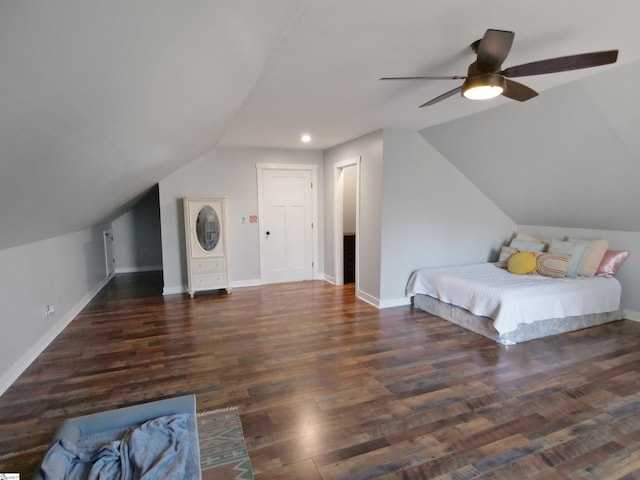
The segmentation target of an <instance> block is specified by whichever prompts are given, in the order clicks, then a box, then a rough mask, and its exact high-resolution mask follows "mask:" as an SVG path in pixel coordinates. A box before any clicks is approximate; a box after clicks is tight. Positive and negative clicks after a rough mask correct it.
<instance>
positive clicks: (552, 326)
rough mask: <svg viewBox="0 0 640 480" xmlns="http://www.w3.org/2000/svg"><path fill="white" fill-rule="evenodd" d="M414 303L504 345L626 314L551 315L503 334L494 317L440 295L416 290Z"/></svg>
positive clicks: (619, 312)
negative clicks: (453, 303)
mask: <svg viewBox="0 0 640 480" xmlns="http://www.w3.org/2000/svg"><path fill="white" fill-rule="evenodd" d="M413 305H414V307H416V308H419V309H420V310H423V311H425V312H427V313H430V314H431V315H435V316H437V317H440V318H443V319H445V320H448V321H449V322H452V323H455V324H456V325H460V326H461V327H463V328H466V329H467V330H471V331H472V332H475V333H478V334H480V335H483V336H485V337H487V338H490V339H491V340H494V341H496V342H498V343H501V344H503V345H515V344H516V343H522V342H526V341H527V340H533V339H536V338H542V337H548V336H550V335H556V334H558V333H565V332H572V331H574V330H580V329H582V328H588V327H594V326H596V325H601V324H603V323H608V322H613V321H615V320H620V319H622V318H623V315H622V310H621V309H619V310H616V311H614V312H605V313H592V314H588V315H579V316H576V317H567V318H551V319H548V320H539V321H537V322H534V323H528V324H527V323H521V324H519V325H518V328H517V330H514V331H512V332H507V333H504V334H502V335H500V334H499V333H498V331H497V330H496V329H495V328H493V320H492V319H490V318H488V317H479V316H476V315H474V314H472V313H471V312H469V311H468V310H465V309H464V308H461V307H457V306H455V305H451V304H449V303H444V302H441V301H440V300H438V299H437V298H433V297H430V296H428V295H422V294H416V295H415V296H414V297H413Z"/></svg>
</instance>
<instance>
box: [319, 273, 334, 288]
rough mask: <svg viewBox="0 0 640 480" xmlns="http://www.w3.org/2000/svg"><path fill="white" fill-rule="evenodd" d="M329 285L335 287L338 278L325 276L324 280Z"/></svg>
mask: <svg viewBox="0 0 640 480" xmlns="http://www.w3.org/2000/svg"><path fill="white" fill-rule="evenodd" d="M322 280H324V281H325V282H327V283H330V284H331V285H335V284H336V277H334V276H333V275H326V274H325V275H324V278H323V279H322Z"/></svg>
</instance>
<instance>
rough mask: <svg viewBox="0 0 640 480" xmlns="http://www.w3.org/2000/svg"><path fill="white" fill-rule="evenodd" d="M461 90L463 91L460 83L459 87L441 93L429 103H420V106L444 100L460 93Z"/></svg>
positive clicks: (428, 105)
mask: <svg viewBox="0 0 640 480" xmlns="http://www.w3.org/2000/svg"><path fill="white" fill-rule="evenodd" d="M461 91H462V85H460V86H459V87H458V88H454V89H453V90H449V91H448V92H446V93H443V94H442V95H439V96H437V97H436V98H432V99H431V100H429V101H428V102H427V103H423V104H422V105H420V107H419V108H422V107H430V106H431V105H433V104H434V103H438V102H440V101H441V100H444V99H445V98H449V97H451V96H453V95H455V94H456V93H460V92H461Z"/></svg>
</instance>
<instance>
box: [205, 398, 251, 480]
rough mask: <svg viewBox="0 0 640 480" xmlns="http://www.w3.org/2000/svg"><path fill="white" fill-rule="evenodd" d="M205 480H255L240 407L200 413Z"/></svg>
mask: <svg viewBox="0 0 640 480" xmlns="http://www.w3.org/2000/svg"><path fill="white" fill-rule="evenodd" d="M198 437H199V439H200V467H201V468H202V478H203V480H209V479H214V478H215V479H216V480H227V479H233V480H253V473H252V471H251V462H250V461H249V454H248V453H247V445H246V444H245V442H244V435H243V434H242V424H241V423H240V416H239V415H238V410H237V409H236V408H227V409H222V410H214V411H211V412H203V413H198Z"/></svg>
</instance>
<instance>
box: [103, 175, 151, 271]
mask: <svg viewBox="0 0 640 480" xmlns="http://www.w3.org/2000/svg"><path fill="white" fill-rule="evenodd" d="M111 223H112V226H113V238H114V242H113V254H114V258H115V261H116V273H125V272H137V271H145V270H161V269H162V236H161V232H160V199H159V191H158V187H157V186H154V187H153V188H152V189H151V190H149V192H147V194H146V195H145V196H144V197H143V198H142V199H141V200H140V201H139V202H138V203H137V204H136V205H134V206H133V208H131V209H130V210H128V211H127V212H125V213H124V214H122V215H120V216H119V217H118V218H116V219H115V220H114V221H113V222H111Z"/></svg>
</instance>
